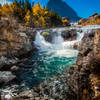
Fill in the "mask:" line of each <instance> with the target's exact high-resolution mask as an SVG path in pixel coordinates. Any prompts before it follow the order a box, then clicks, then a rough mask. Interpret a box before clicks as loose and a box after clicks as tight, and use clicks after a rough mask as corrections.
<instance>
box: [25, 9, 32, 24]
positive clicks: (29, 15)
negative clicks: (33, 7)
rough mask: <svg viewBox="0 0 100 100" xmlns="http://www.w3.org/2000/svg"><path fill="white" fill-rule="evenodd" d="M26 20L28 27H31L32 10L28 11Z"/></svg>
mask: <svg viewBox="0 0 100 100" xmlns="http://www.w3.org/2000/svg"><path fill="white" fill-rule="evenodd" d="M24 19H25V23H26V25H27V26H29V25H30V24H31V12H30V10H28V11H27V13H26V15H25V18H24Z"/></svg>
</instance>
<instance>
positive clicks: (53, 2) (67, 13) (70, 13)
mask: <svg viewBox="0 0 100 100" xmlns="http://www.w3.org/2000/svg"><path fill="white" fill-rule="evenodd" d="M47 7H48V9H49V10H52V11H54V12H56V13H58V14H59V15H60V16H61V17H68V18H69V19H70V20H71V21H77V20H79V19H80V18H79V17H78V15H77V13H76V12H75V11H74V10H73V9H72V8H71V7H70V6H69V5H67V3H65V2H64V1H62V0H49V2H48V3H47Z"/></svg>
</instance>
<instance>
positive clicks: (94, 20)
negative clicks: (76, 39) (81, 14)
mask: <svg viewBox="0 0 100 100" xmlns="http://www.w3.org/2000/svg"><path fill="white" fill-rule="evenodd" d="M78 24H79V25H82V26H85V25H94V24H100V15H99V14H97V13H95V14H93V15H92V16H90V17H89V18H87V19H80V20H79V22H78Z"/></svg>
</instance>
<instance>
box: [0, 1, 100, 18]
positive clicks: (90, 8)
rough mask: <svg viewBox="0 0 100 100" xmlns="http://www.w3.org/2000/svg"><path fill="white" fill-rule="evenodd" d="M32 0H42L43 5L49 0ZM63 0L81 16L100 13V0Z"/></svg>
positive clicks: (85, 16)
mask: <svg viewBox="0 0 100 100" xmlns="http://www.w3.org/2000/svg"><path fill="white" fill-rule="evenodd" d="M0 1H3V0H0ZM9 1H10V0H9ZM11 1H12V0H11ZM30 1H31V2H33V1H35V3H38V2H39V1H40V3H41V4H42V5H45V4H46V3H47V2H48V0H30ZM63 1H65V2H66V3H67V4H68V5H69V6H70V7H72V8H73V9H74V10H75V11H76V12H77V14H78V15H79V16H80V17H83V18H87V17H89V16H91V15H92V14H93V13H95V12H97V13H99V14H100V0H63Z"/></svg>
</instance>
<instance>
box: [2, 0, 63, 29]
mask: <svg viewBox="0 0 100 100" xmlns="http://www.w3.org/2000/svg"><path fill="white" fill-rule="evenodd" d="M0 16H2V17H10V18H12V17H14V18H16V17H17V19H19V21H21V22H22V21H23V22H24V23H25V25H27V26H32V25H33V26H34V27H43V28H45V27H54V26H58V25H62V19H61V17H60V16H59V15H58V14H56V13H54V12H53V11H49V10H48V9H47V8H43V7H42V6H41V5H40V3H38V4H36V5H33V7H31V6H30V3H29V2H28V0H26V1H25V2H24V1H23V2H22V1H19V2H17V1H16V0H15V1H14V2H13V3H11V4H10V5H7V4H6V5H4V6H0Z"/></svg>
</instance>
